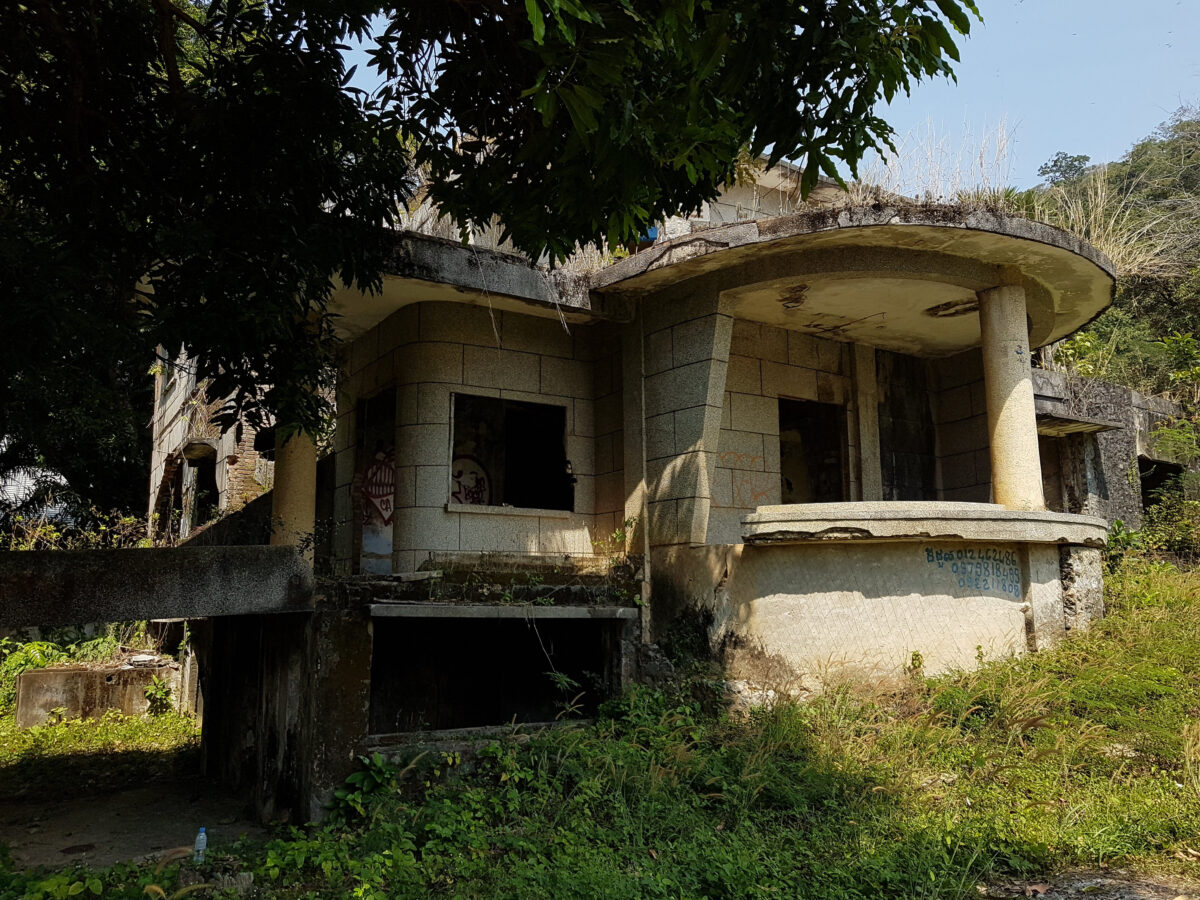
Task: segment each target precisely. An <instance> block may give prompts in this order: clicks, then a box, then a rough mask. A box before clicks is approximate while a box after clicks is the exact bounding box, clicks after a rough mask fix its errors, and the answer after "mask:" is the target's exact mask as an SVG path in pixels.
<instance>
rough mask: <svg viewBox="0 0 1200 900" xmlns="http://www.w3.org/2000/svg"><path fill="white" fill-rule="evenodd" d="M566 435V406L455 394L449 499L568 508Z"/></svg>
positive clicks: (571, 494) (570, 485)
mask: <svg viewBox="0 0 1200 900" xmlns="http://www.w3.org/2000/svg"><path fill="white" fill-rule="evenodd" d="M566 433H567V410H566V407H563V406H552V405H550V404H548V403H526V402H523V401H520V400H501V399H498V398H496V397H475V396H472V395H470V394H455V396H454V456H453V460H452V463H451V467H450V477H451V488H450V500H451V502H452V503H467V504H474V505H479V506H515V507H527V508H531V509H561V510H567V511H571V510H573V509H574V508H575V478H574V476H573V475H572V474H571V463H570V461H569V460H568V459H567V450H566Z"/></svg>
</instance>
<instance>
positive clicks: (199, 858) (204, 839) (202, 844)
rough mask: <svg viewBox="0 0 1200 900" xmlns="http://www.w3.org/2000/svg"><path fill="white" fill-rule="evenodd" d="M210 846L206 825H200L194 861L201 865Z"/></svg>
mask: <svg viewBox="0 0 1200 900" xmlns="http://www.w3.org/2000/svg"><path fill="white" fill-rule="evenodd" d="M206 847H208V835H207V834H205V833H204V826H203V825H201V826H200V831H199V832H198V833H197V834H196V847H195V850H193V852H192V862H194V863H196V864H197V865H199V864H200V863H202V862H204V850H205V848H206Z"/></svg>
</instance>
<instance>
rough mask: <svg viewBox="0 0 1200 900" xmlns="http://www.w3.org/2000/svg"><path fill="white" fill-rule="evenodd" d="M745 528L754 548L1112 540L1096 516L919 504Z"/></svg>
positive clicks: (830, 510)
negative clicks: (841, 543)
mask: <svg viewBox="0 0 1200 900" xmlns="http://www.w3.org/2000/svg"><path fill="white" fill-rule="evenodd" d="M742 522H743V527H744V536H745V540H746V542H747V543H749V544H764V543H795V542H802V541H894V540H908V541H912V540H964V541H989V542H1019V543H1041V544H1080V545H1084V546H1089V547H1102V546H1104V543H1105V540H1106V536H1107V526H1106V524H1105V523H1104V521H1103V520H1102V519H1097V518H1094V517H1091V516H1080V515H1073V514H1070V513H1054V512H1046V511H1040V510H1010V509H1003V508H1002V507H999V506H996V505H995V504H992V503H963V502H959V503H943V502H940V501H917V500H913V501H903V502H886V503H804V504H791V505H785V506H764V507H760V508H759V510H758V512H756V513H754V514H753V515H749V516H746V517H745V519H743V520H742Z"/></svg>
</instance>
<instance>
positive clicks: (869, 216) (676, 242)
mask: <svg viewBox="0 0 1200 900" xmlns="http://www.w3.org/2000/svg"><path fill="white" fill-rule="evenodd" d="M896 225H905V226H926V227H936V228H959V229H964V230H971V231H984V232H989V233H991V234H997V235H1002V236H1004V237H1011V238H1016V239H1020V240H1027V241H1034V242H1036V243H1039V244H1046V245H1048V246H1050V247H1054V248H1057V249H1059V250H1065V251H1067V252H1069V253H1074V254H1076V255H1078V256H1082V257H1083V258H1085V259H1087V260H1088V261H1089V262H1091V263H1093V264H1094V265H1096V266H1097V267H1098V268H1100V269H1101V270H1103V271H1104V272H1105V273H1106V274H1107V275H1108V276H1109V278H1111V279H1115V278H1116V269H1115V267H1114V266H1113V264H1112V262H1111V261H1110V260H1109V259H1108V257H1107V256H1105V255H1104V254H1103V253H1101V252H1100V251H1099V250H1097V249H1096V248H1095V247H1093V246H1092V245H1091V244H1089V243H1087V242H1086V241H1083V240H1081V239H1080V238H1077V237H1075V235H1073V234H1070V233H1068V232H1066V231H1063V230H1062V229H1060V228H1055V227H1053V226H1052V225H1046V224H1045V223H1042V222H1035V221H1033V220H1032V219H1026V218H1022V217H1020V216H1007V215H1003V214H1000V213H996V212H990V211H987V210H968V209H964V208H963V207H959V206H954V205H948V204H921V203H913V204H883V203H876V204H874V205H872V206H859V207H843V208H840V209H822V210H815V211H812V212H801V213H794V214H792V215H788V216H777V217H775V218H772V219H760V220H758V221H752V222H738V223H733V224H730V225H723V226H721V227H719V228H710V229H707V230H705V231H700V232H695V233H693V234H689V235H684V236H682V237H678V238H674V239H672V240H669V241H664V242H663V243H661V244H656V245H655V246H653V247H651V248H650V249H648V250H643V251H642V252H640V253H637V254H634V255H633V256H630V257H627V258H625V259H622V260H620V261H618V262H616V263H614V264H613V265H611V266H608V267H607V268H605V269H602V270H600V271H599V272H595V273H593V274H592V275H591V277H590V287H591V289H592V290H593V291H597V292H604V291H606V290H608V289H616V290H623V289H625V287H626V286H625V285H622V284H621V282H626V281H630V280H631V279H634V278H636V277H637V276H639V275H643V274H646V273H648V272H653V271H656V270H659V269H664V268H667V267H675V268H677V269H679V270H680V279H682V278H684V277H687V275H686V273H687V272H688V270H689V269H690V268H692V267H689V266H688V265H687V264H688V263H689V262H691V261H692V260H695V259H697V258H699V257H703V256H707V255H710V254H712V253H718V252H721V251H724V250H732V249H733V248H735V247H742V246H745V245H748V244H759V243H767V242H771V241H778V240H782V239H784V238H789V237H799V236H802V235H807V234H817V233H820V232H825V231H837V230H843V229H847V230H848V229H856V228H869V227H878V226H896ZM629 287H633V285H630V286H629Z"/></svg>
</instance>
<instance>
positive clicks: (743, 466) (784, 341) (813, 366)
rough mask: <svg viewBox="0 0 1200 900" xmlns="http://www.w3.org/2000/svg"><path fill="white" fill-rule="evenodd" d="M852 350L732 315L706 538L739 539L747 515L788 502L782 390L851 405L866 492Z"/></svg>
mask: <svg viewBox="0 0 1200 900" xmlns="http://www.w3.org/2000/svg"><path fill="white" fill-rule="evenodd" d="M849 351H850V345H849V344H843V343H839V342H837V341H831V340H825V339H822V338H816V337H812V336H810V335H806V334H801V333H799V332H796V331H787V330H785V329H783V328H776V327H774V326H771V325H761V324H759V323H757V322H748V321H745V320H740V319H735V320H734V321H733V326H732V337H731V346H730V355H729V366H728V373H727V375H726V378H725V392H724V396H723V401H722V404H721V427H720V435H719V439H718V443H717V452H716V454H715V459H714V463H713V475H712V508H711V512H710V515H709V521H708V533H707V541H706V542H707V543H710V544H736V543H740V542H741V539H742V538H741V520H742V517H743V516H745V515H746V514H747V513H751V512H753V511H754V510H755V508H756V507H759V506H766V505H773V504H778V503H780V502H781V500H780V485H781V482H780V478H781V475H780V469H781V467H780V460H779V398H780V397H785V398H791V399H795V400H813V401H817V402H820V403H832V404H837V405H840V406H844V407H845V408H846V431H847V444H848V454H847V456H848V463H849V467H848V479H849V482H850V484H849V489H850V497H858V496H859V485H858V466H857V461H858V433H859V432H858V424H857V418H856V416H857V412H856V409H855V403H854V390H853V385H852V382H851V378H850V374H849V373H850V360H849ZM665 449H666V448H664V452H665Z"/></svg>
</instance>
